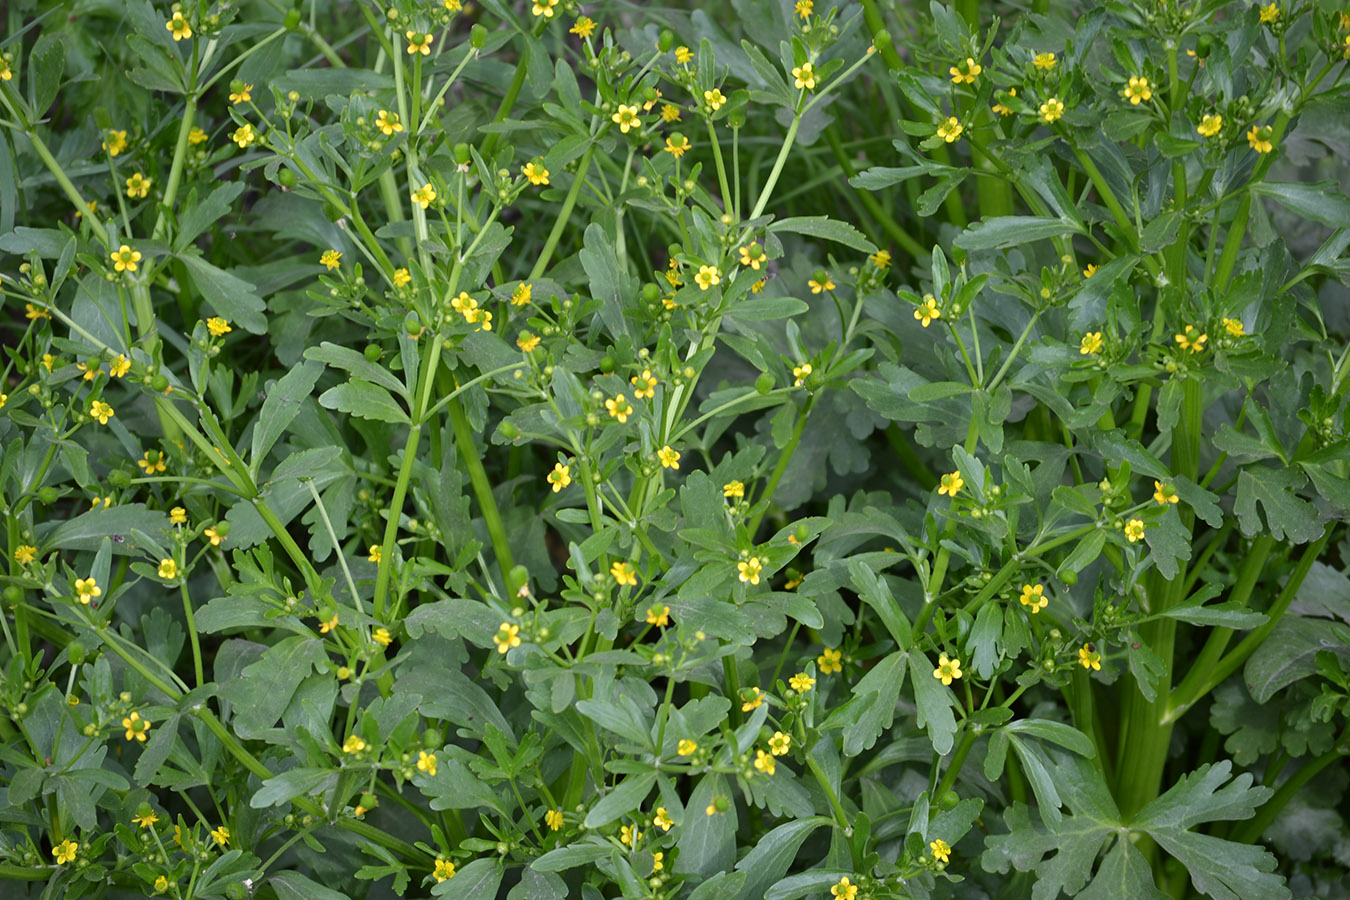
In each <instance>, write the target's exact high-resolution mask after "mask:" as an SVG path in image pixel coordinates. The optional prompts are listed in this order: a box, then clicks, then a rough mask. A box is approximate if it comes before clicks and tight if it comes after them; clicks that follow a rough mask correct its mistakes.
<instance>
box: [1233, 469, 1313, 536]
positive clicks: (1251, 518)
mask: <svg viewBox="0 0 1350 900" xmlns="http://www.w3.org/2000/svg"><path fill="white" fill-rule="evenodd" d="M1304 481H1305V478H1304V476H1303V474H1302V473H1301V472H1300V471H1299V470H1298V469H1267V468H1262V467H1248V468H1246V469H1243V470H1242V472H1241V473H1239V474H1238V483H1237V497H1236V499H1235V500H1234V501H1233V511H1234V512H1236V513H1237V517H1238V524H1239V525H1240V526H1241V528H1242V533H1243V534H1245V535H1247V536H1248V537H1252V536H1254V535H1257V534H1260V533H1262V532H1263V531H1265V530H1267V529H1269V531H1270V534H1271V535H1272V536H1273V537H1274V538H1275V539H1276V540H1279V541H1283V540H1286V539H1287V540H1289V541H1291V542H1292V543H1295V544H1305V543H1307V542H1308V541H1312V540H1316V539H1317V538H1319V537H1321V535H1322V526H1321V525H1320V524H1318V521H1317V508H1316V507H1314V506H1313V505H1312V504H1311V503H1309V502H1307V501H1306V500H1303V499H1301V498H1300V497H1297V496H1295V495H1294V493H1293V492H1294V490H1295V489H1297V488H1300V487H1302V486H1303V484H1304ZM1257 504H1260V506H1261V509H1262V510H1263V511H1264V512H1265V521H1264V522H1262V520H1261V516H1260V515H1259V514H1258V513H1257V510H1256V507H1257Z"/></svg>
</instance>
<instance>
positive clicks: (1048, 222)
mask: <svg viewBox="0 0 1350 900" xmlns="http://www.w3.org/2000/svg"><path fill="white" fill-rule="evenodd" d="M1082 233H1083V226H1081V225H1080V224H1078V223H1077V222H1075V221H1073V220H1072V219H1068V218H1063V219H1058V218H1052V217H1049V216H995V217H994V218H991V219H984V220H982V221H979V222H975V223H974V224H972V225H971V226H970V227H968V228H967V229H966V230H965V231H963V232H961V233H960V234H958V235H957V236H956V240H955V241H953V243H954V244H956V246H958V247H960V248H962V249H964V250H1000V249H1003V248H1005V247H1015V246H1019V245H1021V244H1026V243H1030V242H1031V241H1038V240H1042V239H1044V238H1051V237H1062V236H1064V235H1068V234H1082Z"/></svg>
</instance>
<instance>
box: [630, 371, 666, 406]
mask: <svg viewBox="0 0 1350 900" xmlns="http://www.w3.org/2000/svg"><path fill="white" fill-rule="evenodd" d="M628 383H629V384H631V385H632V386H633V396H634V397H637V398H638V399H639V400H642V399H647V400H650V399H651V398H652V397H655V396H656V385H657V384H658V383H659V382H658V380H657V378H656V376H655V375H653V374H652V370H651V369H643V370H642V374H641V375H634V376H633V377H632V378H629V379H628Z"/></svg>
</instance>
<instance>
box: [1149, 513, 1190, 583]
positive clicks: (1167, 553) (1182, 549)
mask: <svg viewBox="0 0 1350 900" xmlns="http://www.w3.org/2000/svg"><path fill="white" fill-rule="evenodd" d="M1154 526H1155V527H1153V528H1147V529H1145V530H1144V541H1145V542H1146V543H1147V544H1148V548H1149V549H1150V550H1152V551H1153V553H1152V557H1153V564H1154V565H1156V566H1157V567H1158V573H1159V574H1160V575H1162V577H1163V578H1166V579H1167V580H1169V581H1171V580H1172V579H1173V578H1176V577H1177V575H1178V573H1180V572H1181V564H1182V563H1184V562H1186V561H1187V560H1188V559H1190V558H1191V533H1190V529H1189V528H1188V527H1187V526H1186V523H1185V522H1183V521H1181V514H1180V513H1178V512H1177V508H1176V506H1175V505H1174V504H1171V503H1169V504H1168V505H1167V509H1165V510H1163V514H1162V515H1161V516H1159V517H1158V518H1157V520H1156V521H1155V522H1154Z"/></svg>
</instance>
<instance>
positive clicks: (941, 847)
mask: <svg viewBox="0 0 1350 900" xmlns="http://www.w3.org/2000/svg"><path fill="white" fill-rule="evenodd" d="M928 849H929V850H931V851H932V852H933V859H935V860H937V861H938V862H940V863H944V864H945V863H947V862H948V861H949V860H950V859H951V853H952V845H951V844H949V843H947V842H946V841H944V840H943V839H942V838H938V839H937V840H935V841H929V842H928Z"/></svg>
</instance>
